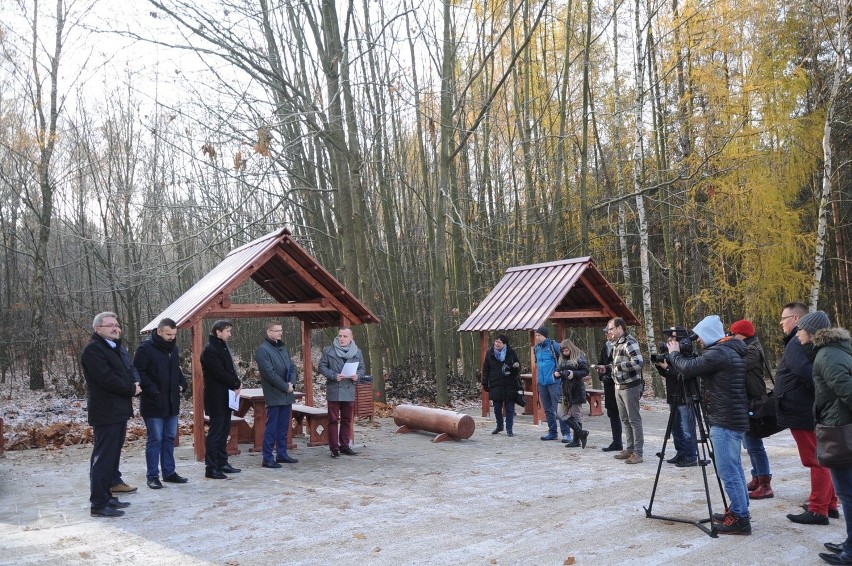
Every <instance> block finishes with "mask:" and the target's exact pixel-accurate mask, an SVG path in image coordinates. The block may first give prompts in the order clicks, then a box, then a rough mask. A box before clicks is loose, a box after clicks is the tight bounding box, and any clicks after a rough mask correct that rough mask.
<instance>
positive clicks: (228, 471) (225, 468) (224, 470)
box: [219, 464, 242, 474]
mask: <svg viewBox="0 0 852 566" xmlns="http://www.w3.org/2000/svg"><path fill="white" fill-rule="evenodd" d="M219 471H220V472H222V473H223V474H238V473H240V472H241V471H242V470H241V469H239V468H235V467H233V466H232V465H230V464H225V465H224V466H222V467H221V468H219Z"/></svg>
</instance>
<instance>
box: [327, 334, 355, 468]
mask: <svg viewBox="0 0 852 566" xmlns="http://www.w3.org/2000/svg"><path fill="white" fill-rule="evenodd" d="M319 372H320V373H321V374H322V375H324V376H325V382H326V388H327V391H326V399H327V400H328V447H329V448H330V449H331V457H332V458H337V457H338V456H339V455H340V454H341V453H343V454H346V455H348V456H354V455H355V454H356V452H355V451H354V450H352V448H351V447H350V446H349V443H350V441H351V440H352V418H353V417H354V414H355V383H356V382H357V381H358V380H359V379H360V378H362V377H364V374H365V373H366V372H365V369H364V357H363V356H362V355H361V350H359V349H358V346H357V345H356V344H355V341H354V340H353V339H352V329H351V328H347V327H342V328H341V329H340V330H338V332H337V338H335V339H334V342H333V343H332V345H331V346H329V347H328V348H325V349H324V350H323V351H322V358H320V363H319Z"/></svg>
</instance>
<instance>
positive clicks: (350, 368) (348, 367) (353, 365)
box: [340, 362, 359, 377]
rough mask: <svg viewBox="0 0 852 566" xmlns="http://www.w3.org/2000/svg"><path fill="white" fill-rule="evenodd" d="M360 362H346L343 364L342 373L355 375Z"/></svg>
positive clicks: (347, 375)
mask: <svg viewBox="0 0 852 566" xmlns="http://www.w3.org/2000/svg"><path fill="white" fill-rule="evenodd" d="M358 364H359V362H346V363H345V364H343V369H342V370H340V373H342V374H343V377H354V376H355V375H356V374H357V373H358Z"/></svg>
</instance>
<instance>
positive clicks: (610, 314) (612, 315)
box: [580, 273, 616, 320]
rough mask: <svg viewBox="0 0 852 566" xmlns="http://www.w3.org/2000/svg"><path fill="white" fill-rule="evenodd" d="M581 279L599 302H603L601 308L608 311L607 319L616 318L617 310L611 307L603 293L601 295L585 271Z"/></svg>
mask: <svg viewBox="0 0 852 566" xmlns="http://www.w3.org/2000/svg"><path fill="white" fill-rule="evenodd" d="M580 281H582V282H583V284H584V285H585V286H586V289H588V290H589V293H591V294H592V295H594V296H595V298H596V299H597V300H598V302H599V303H600V304H601V308H602V309H603V311H604V312H605V313H606V318H607V320H609V319H611V318H615V316H616V315H615V312H614V311H613V310H612V308H610V306H609V304H608V303H607V302H606V299H604V298H603V295H601V294H600V293H599V292H598V290H597V289H596V288H595V286H594V285H592V281H591V280H590V279H589V277H588V276H587V275H586V274H585V273H583V274H582V275H580Z"/></svg>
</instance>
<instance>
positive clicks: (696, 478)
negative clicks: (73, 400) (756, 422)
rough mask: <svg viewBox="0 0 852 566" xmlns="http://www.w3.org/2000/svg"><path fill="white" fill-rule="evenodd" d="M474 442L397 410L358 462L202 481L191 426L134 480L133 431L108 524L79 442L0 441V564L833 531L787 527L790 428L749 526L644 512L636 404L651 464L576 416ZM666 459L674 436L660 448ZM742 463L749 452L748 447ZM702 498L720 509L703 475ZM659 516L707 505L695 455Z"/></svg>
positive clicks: (713, 560)
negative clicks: (128, 488) (158, 484)
mask: <svg viewBox="0 0 852 566" xmlns="http://www.w3.org/2000/svg"><path fill="white" fill-rule="evenodd" d="M468 412H469V413H470V414H472V415H473V416H474V418H475V419H476V421H477V430H476V433H475V434H474V436H473V437H472V438H471V439H470V440H465V441H460V442H443V443H432V442H430V440H431V439H432V437H433V435H430V434H426V433H413V434H395V431H396V428H397V427H396V425H395V424H394V423H393V420H392V419H388V418H384V419H376V421H375V422H373V423H370V422H369V421H359V423H358V425H356V450H358V452H359V454H358V456H356V457H343V456H341V457H340V458H338V459H331V458H330V457H329V452H328V450H327V449H325V448H320V447H315V448H307V447H306V446H305V439H303V438H299V439H297V443H298V444H299V447H298V448H297V449H296V450H294V451H292V453H291V454H292V455H293V456H295V457H296V458H299V460H300V462H299V463H298V464H295V465H292V466H285V468H284V469H282V470H268V469H264V468H261V466H260V456H259V455H257V454H250V453H249V452H248V445H242V448H243V452H242V454H241V455H239V456H235V457H232V458H231V463H232V464H233V465H235V466H237V467H241V468H243V472H242V473H241V474H237V475H235V476H233V477H232V479H231V480H229V481H215V480H205V479H204V478H203V474H204V466H203V464H201V463H198V462H196V461H195V460H194V457H193V452H192V446H191V442H192V439H191V437H190V436H184V437H182V439H181V446H180V447H179V448H178V449H177V450H176V455H177V457H178V472H179V473H180V474H181V475H185V476H187V477H188V478H189V479H190V482H189V483H188V484H185V485H180V486H174V485H168V487H167V488H164V489H161V490H156V491H155V490H150V489H148V488H147V487H145V485H144V480H145V471H144V470H145V464H144V440H135V441H131V442H128V444H127V445H126V446H125V449H124V451H123V458H122V462H121V469H122V471H123V473H124V477H125V479H126V480H127V481H128V483H131V484H133V485H137V486H139V491H138V492H137V493H135V494H130V495H127V496H126V497H124V498H123V499H124V500H126V501H129V502H131V504H132V505H131V507H130V508H128V509H127V514H126V515H125V516H124V517H122V518H119V519H103V518H93V517H90V516H89V513H88V508H89V505H88V478H87V470H88V460H89V456H90V453H91V446H90V445H82V446H70V447H66V448H62V449H58V450H45V449H39V450H24V451H14V452H6V453H5V455H4V456H3V457H2V458H0V541H2V542H0V563H2V564H15V565H23V564H28V565H42V564H118V563H121V564H140V565H141V564H145V565H149V564H181V565H192V564H226V565H232V566H233V565H238V564H243V565H247V564H261V565H265V564H324V565H325V564H333V563H338V564H388V565H398V564H535V565H550V564H553V565H558V564H574V563H576V564H643V565H644V564H693V565H702V564H707V565H710V564H712V565H719V564H818V563H821V562H820V560H819V558H818V557H817V553H818V552H820V551H822V543H823V542H826V541H835V542H839V541H841V540H842V538H843V534H844V528H845V524H844V522H843V519H842V518H841V519H840V520H832V521H831V525H830V526H827V527H826V526H803V525H796V524H793V523H791V522H790V521H788V520H787V519H786V518H785V516H784V515H785V514H786V513H790V512H799V511H800V509H799V508H798V505H799V504H801V503H802V502H803V501H804V500H805V499H806V498H807V495H808V488H809V475H808V472H807V471H806V470H805V469H804V468H803V467H802V466H801V464H800V463H799V459H798V455H797V453H796V449H795V445H794V443H793V440H792V438H791V437H790V435H789V433H787V432H782V433H780V434H778V435H776V436H775V437H773V438H771V439H768V441H767V451H768V453H769V457H770V461H771V463H772V466H773V472H774V475H775V478H774V480H773V487H774V488H775V490H776V497H775V498H774V499H768V500H763V501H756V502H753V503H752V507H751V513H752V517H753V530H754V534H753V535H752V536H750V537H730V536H729V537H724V536H723V537H719V538H716V539H714V538H710V537H709V536H707V535H706V534H705V533H703V532H702V531H701V530H700V529H698V528H697V527H695V526H693V525H689V524H682V523H674V522H671V521H664V520H655V519H649V518H646V517H645V511H644V509H643V506H647V505H648V503H649V499H650V494H651V489H652V486H653V482H654V475H655V473H656V471H657V462H658V460H657V459H656V458H654V456H653V454H654V452H656V451H657V450H658V449H659V448H660V446H661V445H662V437H663V433H664V430H665V425H666V419H667V411H665V409H663V408H662V407H661V406H660V405H659V404H651V405H646V406H645V410H644V412H643V418H644V421H645V430H646V439H645V442H646V449H645V463H644V464H640V465H632V466H631V465H625V464H623V463H622V462H620V461H616V460H613V458H612V456H611V454H608V453H603V452H601V450H600V448H601V447H602V446H605V445H606V444H608V437H609V433H608V420H607V419H606V418H605V417H595V418H590V417H586V419H585V421H586V427H587V428H588V429H589V430H591V435H590V438H589V445H588V447H587V448H586V449H585V450H581V449H566V448H563V447H562V445H561V444H559V443H556V442H541V441H540V440H539V438H538V437H539V436H540V435H541V434H542V433H543V430H544V427H543V426H542V425H538V426H535V425H533V424H532V421H531V417H520V418H519V419H518V420H519V422H518V423H517V424H516V426H515V433H516V434H515V437H514V438H508V437H506V436H505V434H500V435H496V436H492V435H491V434H489V433H490V431H491V429H492V428H493V420H492V419H491V418H482V417H480V416H479V413H478V411H476V410H469V411H468ZM671 454H672V449H671V446H669V455H671ZM743 456H744V458H745V461H746V462H747V457H745V454H743ZM709 481H710V486H711V494H712V498H713V499H712V501H713V510H714V511H721V510H722V503H721V498H720V496H719V490H718V484H717V483H716V478H715V476H714V475H713V474H712V468H711V469H710V473H709ZM653 509H654V512H655V513H659V514H662V515H670V516H677V517H683V518H686V519H700V518H702V517H706V516H707V507H706V503H705V500H704V484H703V479H702V475H701V469H700V468H688V469H677V468H675V467H674V466H669V465H665V464H664V467H663V470H662V474H661V481H660V487H659V489H658V492H657V495H656V499H655V502H654V508H653Z"/></svg>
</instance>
